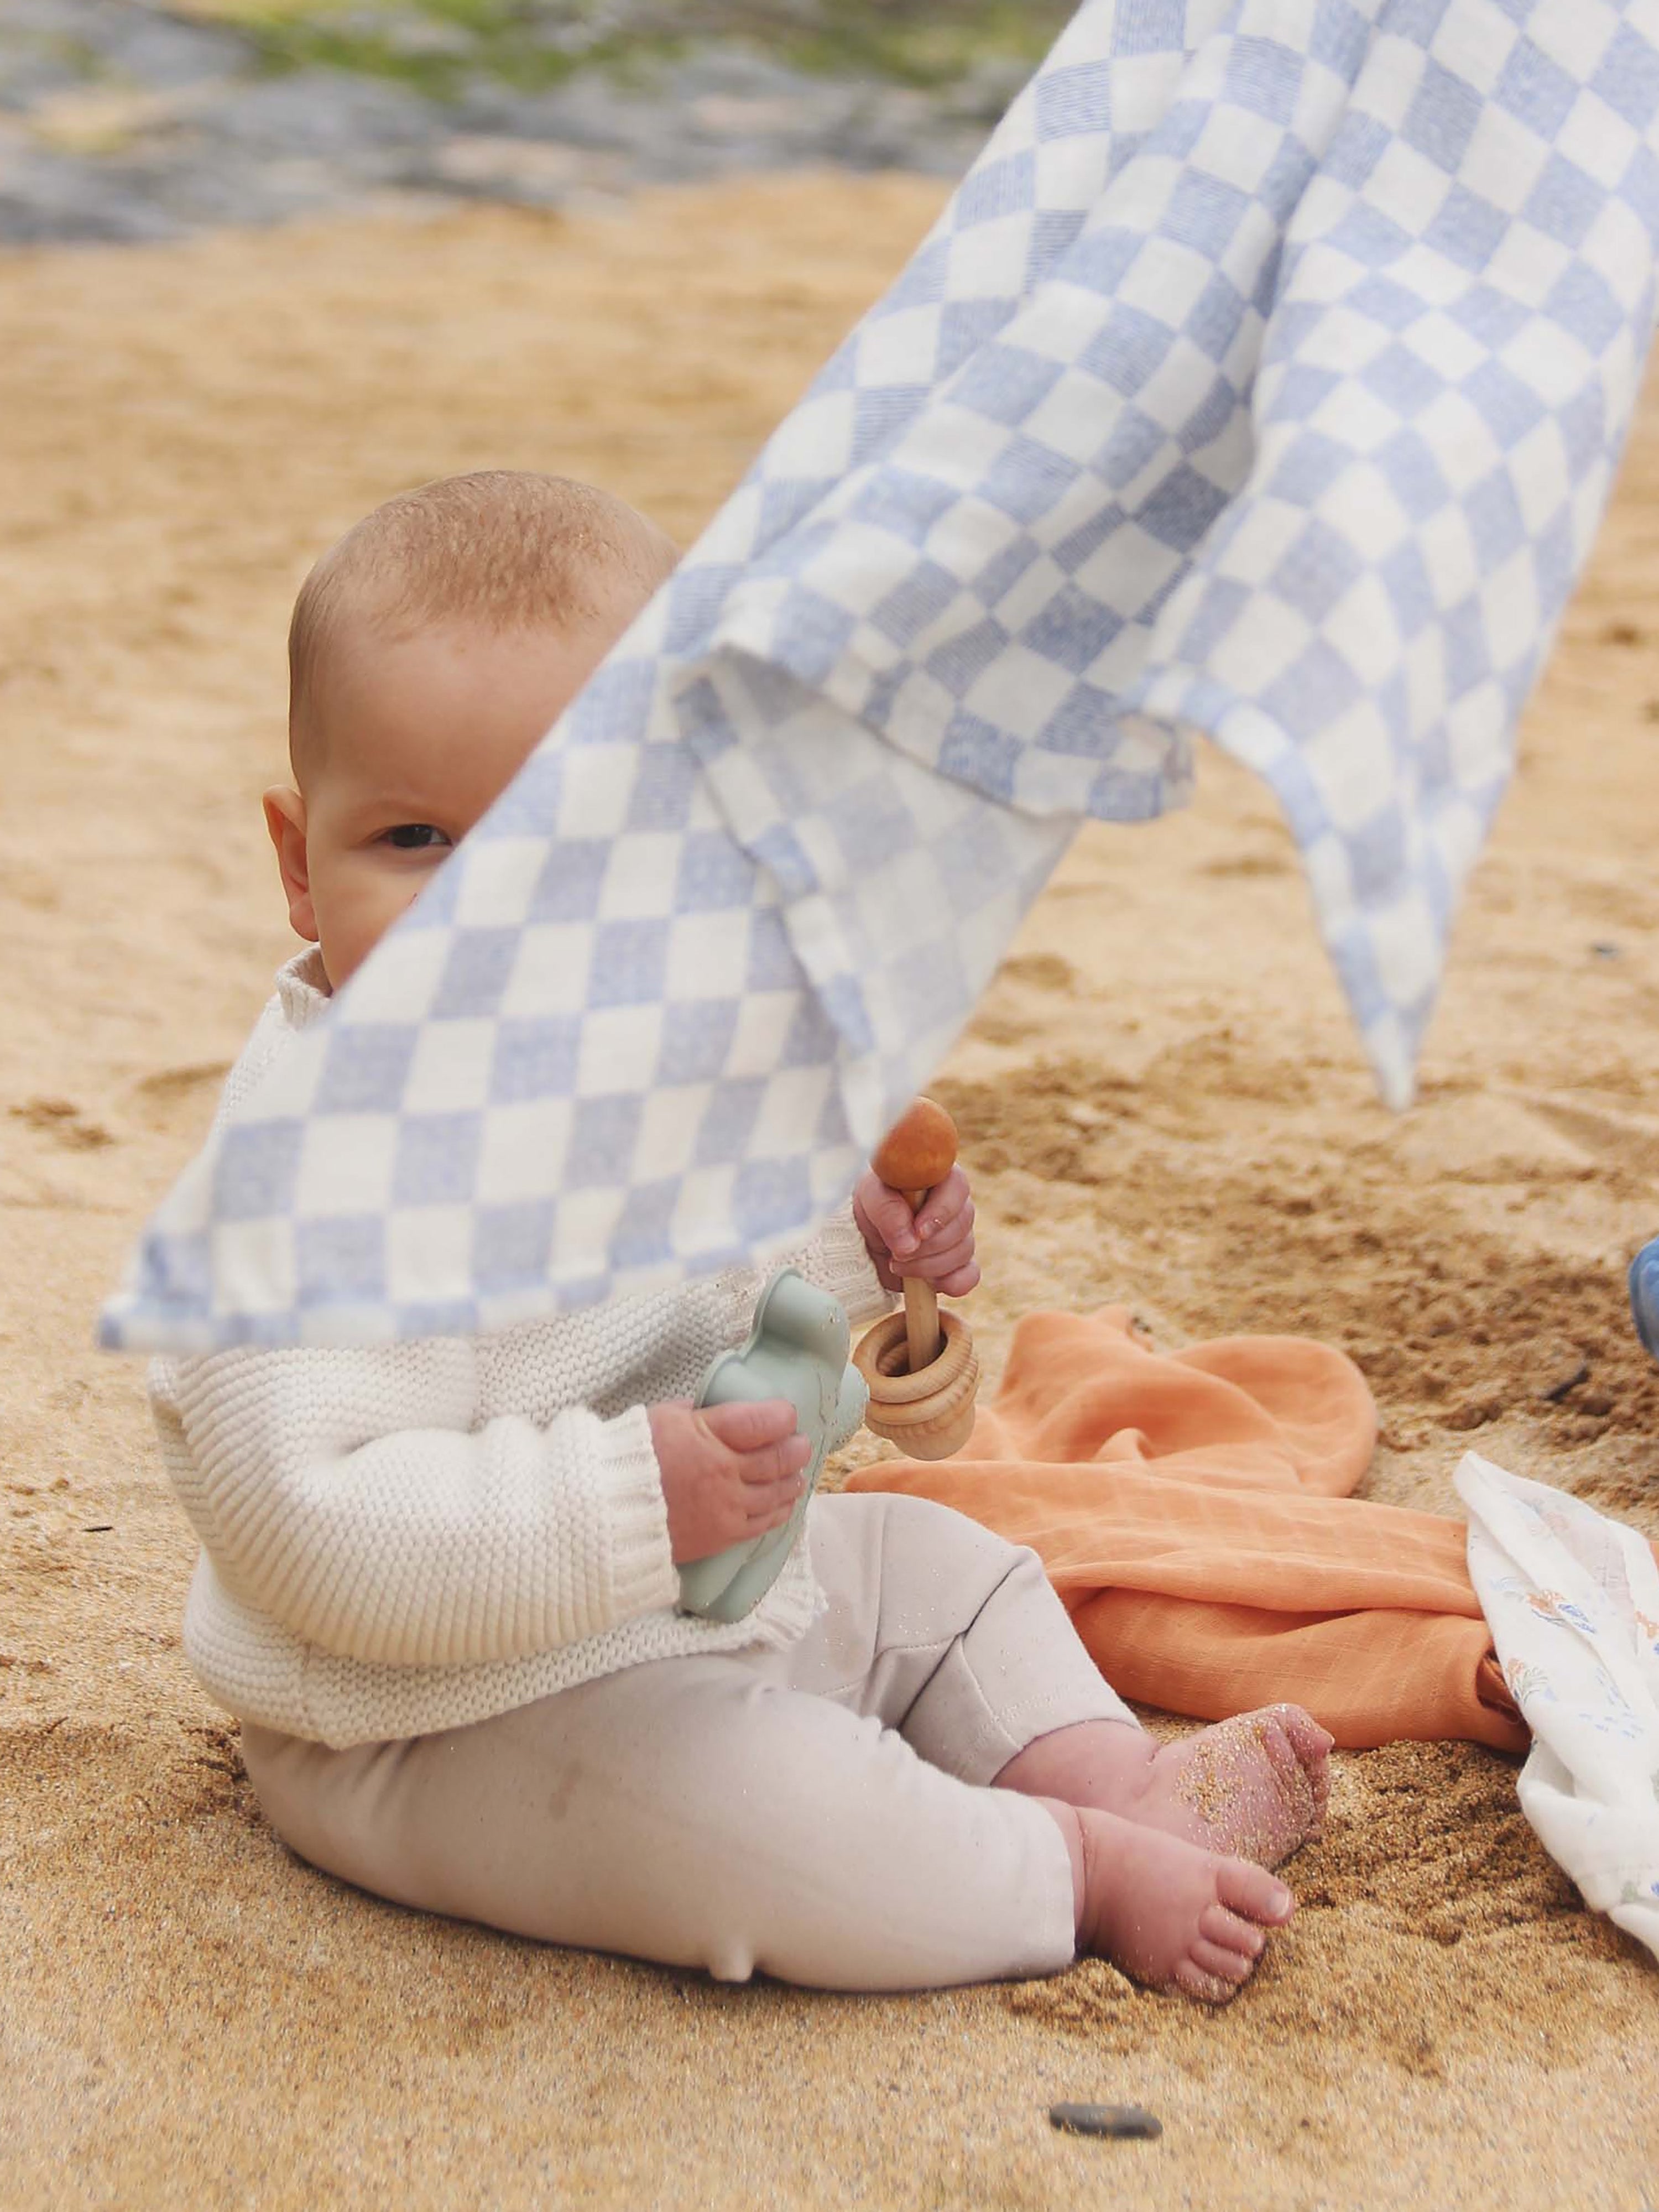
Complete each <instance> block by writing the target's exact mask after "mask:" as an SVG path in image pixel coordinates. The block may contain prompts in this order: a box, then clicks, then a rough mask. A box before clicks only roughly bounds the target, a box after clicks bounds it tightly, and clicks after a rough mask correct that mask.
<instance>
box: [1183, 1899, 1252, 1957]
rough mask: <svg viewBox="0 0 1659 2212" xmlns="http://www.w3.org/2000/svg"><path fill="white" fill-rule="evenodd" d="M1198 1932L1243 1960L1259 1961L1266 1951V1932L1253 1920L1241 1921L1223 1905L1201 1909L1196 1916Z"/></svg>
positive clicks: (1217, 1946) (1219, 1947)
mask: <svg viewBox="0 0 1659 2212" xmlns="http://www.w3.org/2000/svg"><path fill="white" fill-rule="evenodd" d="M1198 1932H1199V1935H1200V1937H1202V1938H1203V1940H1204V1941H1205V1942H1208V1943H1211V1944H1212V1945H1214V1946H1215V1947H1216V1948H1218V1949H1221V1950H1225V1951H1231V1952H1234V1953H1235V1954H1237V1955H1238V1956H1240V1957H1242V1958H1244V1959H1247V1960H1255V1959H1259V1958H1260V1957H1261V1954H1262V1952H1263V1951H1264V1950H1265V1949H1266V1948H1267V1930H1266V1929H1262V1928H1258V1927H1257V1926H1256V1925H1255V1922H1254V1921H1250V1920H1244V1919H1241V1918H1240V1917H1239V1915H1238V1914H1237V1912H1230V1911H1228V1910H1227V1908H1226V1906H1225V1905H1206V1906H1205V1908H1204V1910H1203V1911H1202V1912H1201V1913H1200V1915H1199V1918H1198Z"/></svg>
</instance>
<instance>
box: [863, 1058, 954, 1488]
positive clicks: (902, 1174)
mask: <svg viewBox="0 0 1659 2212" xmlns="http://www.w3.org/2000/svg"><path fill="white" fill-rule="evenodd" d="M956 1158H957V1129H956V1124H955V1122H954V1121H951V1117H950V1115H948V1114H947V1113H946V1112H945V1109H944V1108H943V1107H942V1106H939V1105H936V1104H935V1103H934V1102H933V1099H931V1098H918V1099H917V1101H916V1102H915V1105H914V1106H912V1107H911V1109H910V1110H909V1112H908V1114H907V1115H905V1116H904V1118H903V1120H902V1121H900V1122H898V1123H897V1124H896V1127H893V1128H892V1129H890V1130H889V1132H888V1133H887V1135H886V1137H885V1139H884V1140H883V1142H882V1143H881V1145H880V1146H878V1149H877V1152H876V1154H875V1157H874V1158H873V1159H872V1161H871V1163H870V1164H871V1166H872V1168H874V1170H875V1171H876V1173H877V1174H878V1176H880V1177H881V1179H882V1181H883V1182H884V1183H888V1184H890V1186H891V1187H892V1188H894V1189H895V1190H902V1192H903V1193H904V1195H905V1197H906V1198H907V1199H908V1200H909V1203H910V1210H911V1212H915V1211H916V1210H917V1209H918V1208H919V1207H920V1206H921V1204H922V1201H923V1200H925V1199H926V1198H927V1194H928V1192H929V1191H931V1190H933V1188H935V1187H936V1186H937V1185H938V1184H939V1183H942V1182H944V1180H945V1176H948V1175H949V1174H950V1172H951V1169H952V1168H953V1167H954V1166H955V1165H956ZM902 1282H903V1285H904V1310H903V1311H902V1313H895V1314H889V1315H888V1316H887V1318H886V1319H885V1320H884V1321H878V1322H877V1323H876V1325H875V1327H874V1328H872V1330H871V1331H870V1333H869V1334H868V1335H867V1336H866V1337H865V1338H864V1339H863V1340H862V1342H861V1343H860V1345H859V1347H858V1349H857V1351H856V1352H854V1354H853V1364H854V1366H855V1367H856V1368H857V1369H858V1370H859V1372H860V1375H862V1376H863V1377H864V1379H865V1381H866V1383H867V1384H868V1385H869V1388H870V1406H869V1410H868V1411H867V1412H866V1414H865V1417H864V1420H865V1426H866V1428H868V1429H870V1430H872V1431H873V1432H874V1434H875V1435H877V1436H878V1437H887V1438H888V1439H889V1440H890V1442H891V1443H896V1444H897V1445H898V1447H899V1449H901V1450H902V1451H904V1452H908V1454H909V1455H910V1456H911V1458H913V1459H948V1458H949V1457H950V1456H951V1453H952V1452H955V1451H960V1450H961V1449H962V1447H963V1444H965V1443H967V1441H968V1438H969V1434H970V1432H971V1431H972V1429H973V1425H974V1397H975V1392H976V1391H977V1390H978V1389H979V1359H978V1356H977V1354H976V1353H975V1351H974V1340H973V1338H972V1337H971V1336H970V1335H969V1332H968V1329H967V1327H966V1325H965V1324H964V1323H963V1322H961V1321H959V1320H958V1319H957V1316H956V1315H955V1314H953V1313H941V1312H940V1311H939V1298H938V1296H937V1294H936V1293H935V1291H934V1289H933V1285H932V1284H931V1283H924V1282H922V1281H921V1279H919V1278H918V1277H915V1276H913V1275H906V1276H904V1277H903V1278H902Z"/></svg>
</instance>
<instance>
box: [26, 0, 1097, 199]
mask: <svg viewBox="0 0 1659 2212" xmlns="http://www.w3.org/2000/svg"><path fill="white" fill-rule="evenodd" d="M1070 11H1071V10H1070V0H175V4H173V5H161V4H158V0H0V240H9V241H11V242H13V243H33V242H40V243H45V242H58V241H65V240H133V241H139V240H152V239H160V238H167V237H174V236H178V235H180V234H184V233H187V232H190V231H193V230H199V229H202V228H208V227H210V226H216V225H220V224H227V223H269V222H281V221H283V220H284V219H287V218H289V217H293V216H304V215H313V214H318V213H320V212H323V211H325V210H331V209H337V208H343V207H361V206H363V205H365V204H381V205H385V204H387V203H388V202H390V203H391V204H398V203H399V202H408V203H410V204H414V205H416V206H429V205H431V204H434V203H437V204H443V203H454V202H457V201H460V200H466V199H480V198H482V199H489V200H497V201H504V202H507V203H510V204H520V205H527V206H535V207H566V206H571V205H580V204H584V203H586V204H592V203H593V202H594V200H595V199H596V198H600V197H606V196H614V195H616V194H618V193H621V192H623V191H626V190H627V189H628V188H629V186H630V185H635V184H638V183H651V184H665V183H673V182H680V181H687V180H695V179H709V178H713V177H717V176H720V175H723V174H726V173H731V172H732V171H735V170H754V169H778V168H799V167H823V166H832V167H848V168H854V169H910V170H918V171H921V172H923V173H931V174H938V175H945V176H951V175H954V174H956V173H958V172H959V171H961V170H962V169H963V168H964V167H966V165H967V163H968V162H969V160H970V159H971V158H972V156H973V155H974V153H975V150H976V149H977V148H978V146H979V144H980V143H981V141H982V140H983V138H984V137H985V134H986V132H987V130H988V129H989V128H990V126H991V125H992V124H994V122H995V120H996V119H997V118H998V117H999V116H1000V114H1001V112H1002V111H1003V109H1004V108H1005V107H1006V106H1007V105H1008V102H1009V101H1010V100H1012V97H1013V96H1014V94H1015V93H1016V92H1018V89H1019V87H1020V86H1021V84H1022V83H1023V82H1024V80H1025V78H1026V76H1028V75H1029V74H1030V70H1031V69H1032V67H1033V66H1034V65H1035V64H1036V61H1037V60H1038V59H1039V58H1041V56H1042V53H1043V52H1044V51H1045V49H1046V48H1047V46H1048V44H1049V43H1050V42H1051V40H1052V39H1053V37H1054V33H1056V31H1057V30H1058V29H1059V27H1060V25H1061V24H1062V23H1063V22H1064V21H1065V19H1066V16H1067V15H1068V14H1069V13H1070Z"/></svg>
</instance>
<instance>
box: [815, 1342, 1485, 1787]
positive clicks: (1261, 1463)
mask: <svg viewBox="0 0 1659 2212" xmlns="http://www.w3.org/2000/svg"><path fill="white" fill-rule="evenodd" d="M1375 1444H1376V1405H1375V1403H1374V1402H1373V1401H1372V1398H1371V1394H1370V1390H1369V1389H1368V1388H1367V1387H1366V1383H1365V1380H1364V1376H1362V1375H1361V1374H1360V1372H1359V1370H1358V1368H1357V1367H1356V1366H1355V1365H1354V1364H1353V1363H1352V1360H1350V1359H1348V1358H1346V1357H1345V1356H1344V1355H1343V1354H1342V1353H1341V1352H1337V1351H1334V1350H1333V1349H1332V1347H1331V1346H1328V1345H1323V1344H1316V1343H1313V1342H1310V1340H1307V1339H1305V1338H1300V1337H1282V1336H1281V1337H1273V1336H1264V1337H1229V1338H1225V1339H1223V1340H1219V1341H1218V1342H1216V1343H1213V1344H1200V1345H1194V1346H1192V1347H1191V1348H1190V1349H1189V1350H1188V1351H1186V1352H1156V1351H1154V1350H1153V1349H1152V1346H1150V1344H1148V1343H1147V1342H1146V1340H1145V1339H1144V1338H1142V1337H1141V1336H1139V1334H1137V1333H1136V1331H1135V1330H1134V1328H1133V1326H1132V1324H1131V1322H1130V1319H1129V1314H1128V1310H1127V1308H1126V1307H1122V1306H1113V1307H1109V1308H1108V1309H1107V1310H1105V1311H1104V1312H1102V1313H1098V1314H1090V1315H1082V1314H1063V1313H1037V1314H1032V1315H1030V1316H1028V1318H1027V1319H1026V1320H1024V1321H1023V1322H1021V1323H1020V1325H1019V1327H1018V1330H1017V1331H1016V1332H1015V1335H1014V1340H1013V1345H1012V1349H1011V1351H1010V1352H1009V1357H1008V1365H1007V1370H1006V1374H1005V1376H1004V1377H1003V1382H1002V1386H1001V1388H1000V1389H999V1390H998V1392H997V1394H996V1396H995V1398H994V1400H993V1401H992V1402H991V1403H990V1404H989V1405H987V1406H984V1407H981V1409H980V1412H979V1414H978V1418H977V1419H976V1421H975V1426H974V1432H973V1435H972V1437H970V1438H969V1442H968V1444H967V1446H966V1447H965V1449H963V1452H962V1454H961V1455H960V1456H959V1457H957V1458H955V1459H951V1460H944V1461H935V1462H931V1463H929V1464H926V1465H924V1464H923V1463H921V1462H919V1461H915V1460H896V1461H895V1460H884V1461H881V1462H878V1463H877V1464H876V1465H874V1466H872V1467H867V1468H862V1469H861V1470H860V1472H859V1473H858V1474H854V1476H852V1477H851V1479H850V1480H849V1481H848V1488H849V1489H852V1490H898V1491H906V1492H910V1493H911V1494H912V1495H914V1496H915V1497H919V1498H936V1499H938V1500H939V1503H940V1504H945V1505H953V1506H955V1507H956V1508H957V1510H958V1511H959V1512H962V1513H966V1514H968V1515H969V1516H970V1517H971V1518H972V1519H974V1520H975V1521H979V1522H983V1524H984V1525H985V1526H986V1527H987V1528H994V1529H995V1530H997V1532H998V1533H999V1534H1001V1535H1004V1536H1006V1537H1008V1538H1009V1539H1011V1541H1013V1542H1015V1543H1020V1544H1029V1545H1030V1546H1031V1547H1032V1548H1033V1550H1035V1551H1036V1552H1037V1553H1039V1554H1040V1555H1041V1557H1042V1560H1043V1563H1044V1565H1046V1567H1047V1569H1048V1577H1049V1579H1050V1580H1051V1582H1052V1583H1054V1588H1055V1589H1056V1590H1058V1591H1059V1593H1060V1596H1061V1598H1062V1599H1063V1600H1064V1601H1065V1603H1066V1607H1067V1610H1068V1611H1069V1612H1070V1613H1071V1616H1072V1619H1073V1622H1074V1623H1075V1625H1076V1627H1077V1630H1078V1632H1079V1635H1080V1636H1081V1637H1082V1638H1083V1641H1084V1643H1085V1644H1086V1645H1087V1646H1088V1649H1089V1651H1090V1653H1091V1656H1093V1658H1094V1660H1095V1662H1096V1664H1097V1666H1098V1667H1099V1668H1100V1670H1101V1672H1102V1673H1103V1674H1104V1675H1105V1676H1106V1677H1107V1679H1108V1680H1109V1681H1110V1683H1111V1684H1112V1686H1113V1687H1114V1688H1115V1689H1116V1690H1118V1691H1119V1692H1121V1694H1122V1695H1123V1696H1125V1697H1127V1698H1133V1699H1139V1701H1141V1702H1142V1703H1144V1704H1146V1705H1158V1706H1162V1707H1163V1708H1164V1710H1165V1711H1170V1712H1177V1713H1190V1714H1194V1715H1195V1716H1197V1717H1199V1718H1200V1719H1203V1720H1220V1719H1224V1718H1225V1717H1226V1716H1227V1715H1229V1714H1231V1713H1237V1712H1244V1711H1249V1709H1250V1708H1251V1707H1253V1706H1255V1705H1271V1704H1273V1703H1274V1702H1276V1701H1277V1700H1279V1699H1289V1700H1291V1702H1293V1703H1295V1704H1297V1705H1305V1706H1306V1707H1307V1708H1308V1709H1309V1711H1310V1712H1312V1713H1313V1714H1314V1716H1315V1717H1316V1719H1318V1720H1319V1721H1321V1722H1322V1723H1323V1725H1324V1726H1325V1727H1326V1728H1328V1729H1330V1731H1331V1733H1332V1734H1333V1735H1334V1736H1335V1738H1336V1740H1337V1741H1338V1742H1339V1743H1340V1744H1342V1745H1345V1746H1346V1747H1348V1748H1350V1749H1363V1748H1365V1747H1370V1746H1371V1745H1375V1744H1379V1743H1386V1742H1389V1741H1392V1740H1394V1739H1395V1738H1397V1737H1401V1736H1411V1737H1418V1738H1431V1737H1441V1736H1468V1737H1472V1738H1474V1741H1477V1742H1480V1743H1487V1744H1492V1745H1494V1746H1496V1747H1498V1749H1499V1750H1502V1751H1510V1752H1519V1751H1523V1750H1524V1749H1525V1748H1526V1747H1527V1744H1528V1741H1529V1738H1528V1732H1527V1729H1526V1726H1525V1724H1524V1723H1523V1722H1522V1719H1521V1717H1520V1715H1519V1713H1518V1712H1517V1711H1516V1707H1515V1705H1514V1703H1513V1701H1512V1700H1511V1699H1510V1695H1509V1692H1508V1690H1507V1688H1506V1687H1505V1686H1504V1678H1503V1675H1502V1674H1501V1673H1500V1671H1499V1669H1498V1661H1497V1658H1496V1656H1495V1655H1494V1653H1493V1650H1492V1639H1491V1638H1490V1636H1489V1635H1488V1633H1487V1630H1486V1621H1485V1620H1484V1618H1483V1617H1482V1615H1481V1611H1480V1601H1478V1599H1477V1598H1476V1596H1475V1594H1474V1587H1473V1585H1472V1584H1471V1583H1470V1581H1469V1577H1468V1567H1467V1565H1465V1561H1464V1540H1465V1530H1464V1527H1463V1524H1462V1522H1460V1521H1453V1520H1448V1519H1445V1518H1443V1516H1440V1515H1438V1514H1433V1513H1417V1512H1413V1511H1411V1510H1407V1509H1405V1508H1402V1507H1400V1506H1395V1505H1382V1504H1376V1503H1373V1502H1372V1501H1370V1500H1368V1499H1364V1498H1355V1497H1353V1496H1352V1491H1353V1489H1354V1487H1355V1486H1356V1485H1357V1484H1358V1481H1359V1480H1360V1477H1361V1476H1362V1475H1363V1474H1364V1472H1365V1469H1366V1468H1367V1467H1368V1466H1369V1465H1370V1458H1371V1453H1372V1449H1373V1448H1374V1446H1375Z"/></svg>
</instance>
